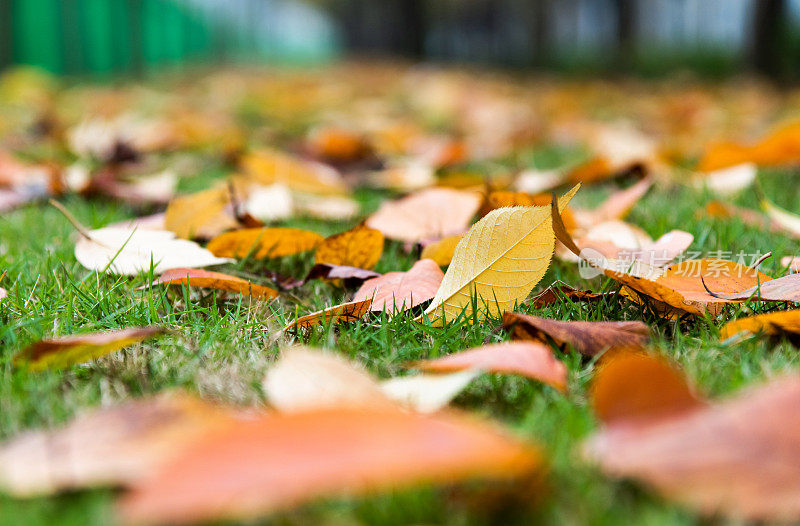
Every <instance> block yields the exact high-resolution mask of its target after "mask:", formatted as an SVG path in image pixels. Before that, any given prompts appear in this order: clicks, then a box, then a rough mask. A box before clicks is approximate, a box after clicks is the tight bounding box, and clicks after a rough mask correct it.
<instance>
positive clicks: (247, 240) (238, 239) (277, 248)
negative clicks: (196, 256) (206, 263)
mask: <svg viewBox="0 0 800 526" xmlns="http://www.w3.org/2000/svg"><path fill="white" fill-rule="evenodd" d="M322 241H323V237H322V236H321V235H319V234H317V233H316V232H311V231H309V230H301V229H299V228H282V227H276V228H245V229H244V230H236V231H234V232H226V233H225V234H222V235H220V236H217V237H215V238H214V239H212V240H211V241H210V242H209V243H208V246H207V247H206V248H207V249H208V250H210V251H211V252H212V253H213V254H214V255H215V256H218V257H235V258H244V257H247V255H248V254H251V253H252V257H254V258H256V259H265V258H280V257H283V256H291V255H293V254H298V253H300V252H306V251H308V250H311V249H313V248H314V247H316V246H317V245H319V244H320V243H322ZM221 254H227V256H221Z"/></svg>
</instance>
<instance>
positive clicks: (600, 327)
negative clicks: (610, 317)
mask: <svg viewBox="0 0 800 526" xmlns="http://www.w3.org/2000/svg"><path fill="white" fill-rule="evenodd" d="M503 327H505V328H506V329H509V330H510V331H511V334H512V336H513V337H514V338H515V339H518V340H534V341H540V342H543V343H547V342H548V338H549V339H551V340H553V341H554V342H555V343H556V344H557V345H559V346H563V345H570V346H572V348H574V349H575V350H576V351H577V352H579V353H581V354H583V355H585V356H594V355H596V354H598V353H600V352H601V351H604V350H615V351H616V350H621V349H640V348H642V347H643V346H645V345H646V344H647V342H648V341H649V340H650V328H649V327H648V326H647V325H645V324H644V323H642V322H641V321H558V320H549V319H546V318H539V317H536V316H529V315H527V314H520V313H518V312H507V313H505V314H504V315H503Z"/></svg>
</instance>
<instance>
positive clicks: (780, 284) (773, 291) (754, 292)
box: [705, 274, 800, 302]
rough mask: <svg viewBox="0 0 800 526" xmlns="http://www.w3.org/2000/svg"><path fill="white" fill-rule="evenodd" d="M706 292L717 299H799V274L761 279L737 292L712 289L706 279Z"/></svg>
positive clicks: (711, 285)
mask: <svg viewBox="0 0 800 526" xmlns="http://www.w3.org/2000/svg"><path fill="white" fill-rule="evenodd" d="M705 285H706V293H708V294H709V295H711V296H712V297H714V298H716V299H717V301H719V300H722V301H743V300H747V299H757V300H765V301H795V302H797V301H800V274H789V275H788V276H783V277H780V278H775V279H770V280H769V281H762V282H761V283H759V284H758V285H754V286H752V287H750V288H749V289H745V290H740V291H738V292H730V293H728V292H723V291H718V290H712V287H713V284H711V283H708V282H707V281H706V283H705Z"/></svg>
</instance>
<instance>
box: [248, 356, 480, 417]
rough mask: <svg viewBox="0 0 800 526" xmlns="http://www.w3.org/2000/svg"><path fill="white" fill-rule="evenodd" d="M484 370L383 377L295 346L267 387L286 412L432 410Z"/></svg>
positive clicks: (273, 371)
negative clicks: (383, 378) (399, 408)
mask: <svg viewBox="0 0 800 526" xmlns="http://www.w3.org/2000/svg"><path fill="white" fill-rule="evenodd" d="M480 374H481V371H480V370H477V369H474V370H472V371H469V372H467V373H458V374H438V375H408V376H402V377H396V378H390V379H388V380H384V381H378V380H377V379H376V378H373V377H372V376H371V375H370V374H369V373H367V372H366V371H365V370H364V369H363V367H362V366H361V365H360V364H358V363H355V362H352V361H350V360H347V359H346V358H344V357H342V356H339V355H336V354H333V353H331V352H328V351H322V350H319V349H311V348H308V347H300V346H295V347H290V348H288V349H285V350H284V351H283V352H282V353H281V358H280V359H279V360H278V362H277V363H276V364H275V365H274V366H273V367H272V368H270V370H269V371H268V372H267V375H266V376H265V378H264V382H263V386H264V392H265V393H266V395H267V397H268V399H269V401H270V403H271V404H272V405H273V406H274V407H276V408H277V409H278V410H280V411H284V412H297V411H309V410H316V409H333V408H340V409H341V408H362V409H387V408H392V407H394V408H398V407H402V408H405V409H411V410H414V411H419V412H423V413H432V412H435V411H438V410H440V409H442V408H443V407H445V406H446V405H447V404H449V403H450V401H451V400H452V399H453V398H455V397H456V396H457V395H458V394H459V393H460V392H461V391H463V390H464V388H465V387H466V386H467V385H468V384H469V383H470V382H471V381H472V380H473V379H475V377H476V376H478V375H480Z"/></svg>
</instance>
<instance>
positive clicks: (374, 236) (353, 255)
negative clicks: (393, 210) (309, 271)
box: [314, 224, 383, 269]
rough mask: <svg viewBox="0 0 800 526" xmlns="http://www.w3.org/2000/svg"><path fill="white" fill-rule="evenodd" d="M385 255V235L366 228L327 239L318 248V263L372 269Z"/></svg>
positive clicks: (358, 226)
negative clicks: (382, 255)
mask: <svg viewBox="0 0 800 526" xmlns="http://www.w3.org/2000/svg"><path fill="white" fill-rule="evenodd" d="M381 254H383V234H382V233H381V232H380V230H375V229H374V228H370V227H368V226H365V225H364V224H360V225H357V226H356V227H355V228H353V229H352V230H348V231H347V232H342V233H341V234H335V235H333V236H330V237H328V238H326V239H325V240H324V241H323V242H322V243H320V245H319V246H318V247H317V251H316V253H315V255H314V260H315V262H316V263H328V264H330V265H343V266H347V267H357V268H364V269H371V268H372V267H374V266H375V265H376V264H377V263H378V260H379V259H380V258H381Z"/></svg>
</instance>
